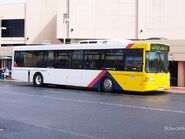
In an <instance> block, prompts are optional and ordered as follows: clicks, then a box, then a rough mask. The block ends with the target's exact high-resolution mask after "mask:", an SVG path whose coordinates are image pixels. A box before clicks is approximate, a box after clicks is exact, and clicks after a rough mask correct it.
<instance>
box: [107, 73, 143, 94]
mask: <svg viewBox="0 0 185 139" xmlns="http://www.w3.org/2000/svg"><path fill="white" fill-rule="evenodd" d="M109 72H110V74H111V75H112V77H113V78H114V79H115V80H116V82H117V83H118V84H119V85H120V87H121V88H122V89H123V90H127V91H143V90H144V88H143V80H144V77H143V73H138V72H122V71H109Z"/></svg>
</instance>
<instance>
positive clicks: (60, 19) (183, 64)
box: [0, 0, 185, 86]
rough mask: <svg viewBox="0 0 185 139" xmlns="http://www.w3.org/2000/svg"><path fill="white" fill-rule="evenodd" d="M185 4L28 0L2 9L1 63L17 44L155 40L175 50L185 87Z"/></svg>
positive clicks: (173, 60)
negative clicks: (95, 40) (101, 40)
mask: <svg viewBox="0 0 185 139" xmlns="http://www.w3.org/2000/svg"><path fill="white" fill-rule="evenodd" d="M184 6H185V1H184V0H178V1H174V0H39V1H37V0H27V2H26V3H25V4H16V5H0V21H1V22H2V23H1V39H0V40H1V41H0V43H1V44H2V47H1V49H0V58H1V64H2V66H5V65H6V64H5V63H4V62H3V61H4V60H6V61H9V59H11V55H12V54H11V47H10V46H15V45H30V44H48V43H52V44H60V43H62V42H65V43H69V42H78V41H79V40H84V39H133V40H138V39H148V38H151V39H152V40H153V39H154V38H156V39H158V40H157V41H160V42H165V43H167V44H169V45H170V46H171V47H170V54H169V59H170V72H171V75H172V76H171V78H172V84H173V85H178V86H185V39H184V37H185V29H184V28H185V26H184V24H185V20H184V19H183V17H184V16H185V15H184V14H185V13H184ZM10 8H11V10H7V9H10ZM15 11H16V12H15ZM11 26H12V27H14V28H15V29H10V27H11ZM12 27H11V28H12ZM18 28H19V29H18Z"/></svg>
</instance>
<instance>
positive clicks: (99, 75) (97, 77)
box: [87, 70, 107, 88]
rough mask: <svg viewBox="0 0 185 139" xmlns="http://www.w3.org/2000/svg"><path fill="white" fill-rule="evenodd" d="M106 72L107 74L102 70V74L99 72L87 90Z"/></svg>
mask: <svg viewBox="0 0 185 139" xmlns="http://www.w3.org/2000/svg"><path fill="white" fill-rule="evenodd" d="M106 72H107V71H106V70H103V71H102V72H100V73H99V74H98V76H96V78H95V79H94V80H93V81H92V82H91V83H90V84H89V85H88V86H87V87H89V88H91V87H93V86H94V85H95V83H96V82H97V81H98V80H99V79H100V78H101V77H102V76H103V75H105V73H106Z"/></svg>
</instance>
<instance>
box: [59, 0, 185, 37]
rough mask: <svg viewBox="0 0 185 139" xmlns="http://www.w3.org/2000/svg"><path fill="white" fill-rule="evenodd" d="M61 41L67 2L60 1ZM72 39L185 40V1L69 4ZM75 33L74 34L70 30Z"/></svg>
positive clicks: (82, 1)
mask: <svg viewBox="0 0 185 139" xmlns="http://www.w3.org/2000/svg"><path fill="white" fill-rule="evenodd" d="M58 1H59V5H58V20H57V27H58V30H57V37H58V38H62V37H63V34H64V29H63V28H64V26H63V23H62V20H60V19H62V13H63V12H64V11H65V10H64V9H66V4H65V2H66V1H67V0H58ZM69 2H70V6H69V9H70V15H69V16H70V22H69V26H70V27H69V37H70V38H117V39H127V38H131V39H137V38H140V39H143V38H151V37H164V38H167V39H169V40H171V39H172V40H178V39H181V40H182V39H184V36H185V19H184V17H185V12H184V7H185V1H184V0H177V1H175V0H69ZM71 29H74V31H73V32H71V31H70V30H71Z"/></svg>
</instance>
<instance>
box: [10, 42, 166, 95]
mask: <svg viewBox="0 0 185 139" xmlns="http://www.w3.org/2000/svg"><path fill="white" fill-rule="evenodd" d="M155 49H157V50H155ZM160 50H161V52H159V51H160ZM168 50H169V47H168V46H167V45H163V44H154V43H153V44H151V43H146V42H144V43H133V42H132V41H128V40H125V41H122V42H119V41H106V40H104V41H97V42H95V41H92V43H90V42H88V43H86V42H82V43H80V44H67V45H38V46H19V47H14V56H13V64H12V77H13V78H14V79H16V80H21V81H25V82H33V84H34V86H43V85H44V84H56V85H69V86H79V87H88V88H96V89H102V90H103V91H105V92H112V91H113V90H130V91H151V90H157V89H167V88H169V73H168V72H167V68H168V65H167V63H168V60H167V53H168ZM148 51H152V53H151V52H150V53H147V52H148ZM155 51H156V52H155ZM149 55H152V57H154V58H155V55H156V56H157V57H158V56H161V58H160V59H158V61H155V63H158V62H160V63H162V66H160V67H159V68H157V69H156V65H154V66H153V67H152V66H151V63H150V62H152V61H146V58H147V56H149ZM151 60H153V59H151ZM147 63H149V64H147ZM146 67H147V68H146ZM146 69H147V70H146ZM159 69H160V70H159ZM156 70H157V71H156ZM153 72H154V73H155V74H154V73H153ZM156 73H159V75H158V74H156ZM154 80H155V81H156V84H155V83H154ZM150 81H152V83H151V84H150V83H149V82H150ZM159 81H160V82H161V83H157V82H159Z"/></svg>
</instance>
